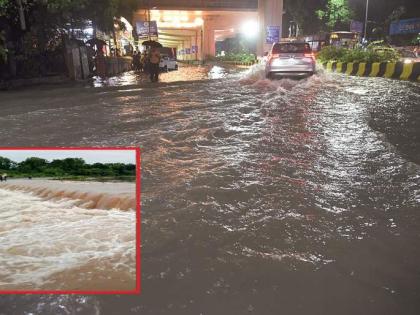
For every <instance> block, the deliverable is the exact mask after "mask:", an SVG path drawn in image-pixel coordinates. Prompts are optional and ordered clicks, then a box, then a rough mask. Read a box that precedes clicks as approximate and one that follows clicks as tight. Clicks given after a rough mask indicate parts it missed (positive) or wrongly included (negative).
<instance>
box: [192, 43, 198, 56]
mask: <svg viewBox="0 0 420 315" xmlns="http://www.w3.org/2000/svg"><path fill="white" fill-rule="evenodd" d="M191 53H192V54H196V53H198V46H197V45H192V46H191Z"/></svg>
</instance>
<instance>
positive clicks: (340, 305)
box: [0, 67, 420, 315]
mask: <svg viewBox="0 0 420 315" xmlns="http://www.w3.org/2000/svg"><path fill="white" fill-rule="evenodd" d="M212 70H213V68H210V69H208V70H207V71H212ZM183 71H185V73H186V75H185V77H184V80H183V81H182V82H175V81H176V80H174V82H170V80H169V79H168V81H166V82H161V83H159V84H157V85H151V84H146V83H145V84H142V82H143V81H142V80H143V79H142V80H139V79H138V77H137V76H135V75H133V74H131V75H130V74H126V75H125V78H124V79H121V80H118V79H115V80H114V82H113V83H111V84H106V83H103V86H102V87H100V85H101V83H99V84H97V86H99V87H96V88H92V87H71V88H60V89H54V90H52V89H49V88H42V89H37V90H35V89H33V90H23V91H18V92H7V93H3V94H2V100H1V101H0V102H1V104H0V124H1V126H2V128H1V131H0V143H2V145H3V146H7V145H8V146H63V145H68V146H96V145H99V146H118V145H124V146H127V145H129V146H141V148H142V268H141V270H142V293H141V295H140V296H122V295H121V296H86V297H85V296H3V297H1V298H0V313H1V312H3V313H4V314H8V315H9V314H104V315H107V314H153V315H155V314H229V315H231V314H263V315H265V314H273V315H274V314H381V315H382V314H419V312H420V246H419V244H420V160H419V156H420V141H419V140H420V107H419V104H420V86H419V84H418V83H413V82H402V81H395V80H388V79H383V78H357V77H347V76H344V75H338V74H327V73H324V72H322V71H320V72H319V73H318V74H316V75H314V76H313V77H311V78H308V79H304V80H301V81H294V80H289V79H283V80H279V81H273V82H271V81H268V80H266V79H264V78H263V74H262V71H261V69H258V67H255V68H253V69H251V70H250V71H248V72H244V71H240V70H238V71H230V70H228V71H226V70H224V69H223V68H221V69H219V68H216V72H217V73H218V76H217V77H216V78H211V77H209V76H208V75H204V76H202V77H201V78H197V77H200V76H201V75H202V73H203V72H202V71H203V69H202V68H189V69H187V70H183ZM173 75H175V74H173ZM189 78H192V81H189V82H188V81H187V80H188V79H189ZM162 80H163V78H162ZM163 81H164V80H163ZM137 83H139V84H137Z"/></svg>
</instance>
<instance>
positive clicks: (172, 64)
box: [159, 56, 178, 72]
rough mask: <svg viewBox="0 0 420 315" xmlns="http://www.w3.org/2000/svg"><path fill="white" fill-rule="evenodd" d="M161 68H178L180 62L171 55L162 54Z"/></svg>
mask: <svg viewBox="0 0 420 315" xmlns="http://www.w3.org/2000/svg"><path fill="white" fill-rule="evenodd" d="M159 68H160V69H161V70H162V71H165V72H166V71H169V70H178V63H177V61H176V59H175V58H171V57H169V56H162V58H161V60H160V63H159Z"/></svg>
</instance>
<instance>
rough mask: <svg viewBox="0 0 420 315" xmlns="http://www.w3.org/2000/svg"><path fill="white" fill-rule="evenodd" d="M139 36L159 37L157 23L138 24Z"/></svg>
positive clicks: (143, 22)
mask: <svg viewBox="0 0 420 315" xmlns="http://www.w3.org/2000/svg"><path fill="white" fill-rule="evenodd" d="M136 29H137V35H138V37H139V38H149V32H150V37H157V36H158V29H157V23H156V21H150V22H149V21H139V22H137V23H136Z"/></svg>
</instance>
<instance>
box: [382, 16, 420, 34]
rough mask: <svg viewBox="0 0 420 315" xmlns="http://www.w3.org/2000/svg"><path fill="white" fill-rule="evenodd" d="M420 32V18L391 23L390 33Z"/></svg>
mask: <svg viewBox="0 0 420 315" xmlns="http://www.w3.org/2000/svg"><path fill="white" fill-rule="evenodd" d="M416 33H420V19H406V20H399V21H394V22H392V23H391V26H390V29H389V34H390V35H398V34H416Z"/></svg>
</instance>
